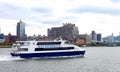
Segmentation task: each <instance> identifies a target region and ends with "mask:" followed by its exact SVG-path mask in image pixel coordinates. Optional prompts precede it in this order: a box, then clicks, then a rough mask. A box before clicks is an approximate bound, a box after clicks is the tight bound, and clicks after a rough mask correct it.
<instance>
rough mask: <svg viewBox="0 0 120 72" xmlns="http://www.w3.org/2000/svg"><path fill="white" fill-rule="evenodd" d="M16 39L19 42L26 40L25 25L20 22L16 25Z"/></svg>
mask: <svg viewBox="0 0 120 72" xmlns="http://www.w3.org/2000/svg"><path fill="white" fill-rule="evenodd" d="M17 39H18V40H20V41H22V40H23V41H24V40H26V34H25V23H24V22H22V21H21V20H20V21H19V22H18V23H17Z"/></svg>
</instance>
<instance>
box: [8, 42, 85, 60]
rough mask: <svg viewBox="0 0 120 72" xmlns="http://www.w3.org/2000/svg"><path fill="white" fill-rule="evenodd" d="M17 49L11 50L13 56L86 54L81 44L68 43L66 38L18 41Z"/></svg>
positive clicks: (15, 46) (15, 45) (14, 45)
mask: <svg viewBox="0 0 120 72" xmlns="http://www.w3.org/2000/svg"><path fill="white" fill-rule="evenodd" d="M13 48H16V50H13V51H11V53H10V54H11V55H12V56H13V57H16V56H17V57H20V58H33V57H48V58H49V57H69V56H82V57H83V56H84V54H85V49H83V48H80V47H79V46H76V45H72V44H68V42H67V41H65V40H53V41H16V44H13Z"/></svg>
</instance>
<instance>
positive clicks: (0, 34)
mask: <svg viewBox="0 0 120 72" xmlns="http://www.w3.org/2000/svg"><path fill="white" fill-rule="evenodd" d="M0 42H5V36H4V34H2V33H0Z"/></svg>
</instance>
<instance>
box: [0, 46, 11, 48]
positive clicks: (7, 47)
mask: <svg viewBox="0 0 120 72" xmlns="http://www.w3.org/2000/svg"><path fill="white" fill-rule="evenodd" d="M0 48H12V46H0Z"/></svg>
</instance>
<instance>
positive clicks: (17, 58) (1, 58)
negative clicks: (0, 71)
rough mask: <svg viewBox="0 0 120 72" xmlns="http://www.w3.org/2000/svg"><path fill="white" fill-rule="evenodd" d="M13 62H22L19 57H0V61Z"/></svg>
mask: <svg viewBox="0 0 120 72" xmlns="http://www.w3.org/2000/svg"><path fill="white" fill-rule="evenodd" d="M15 60H24V59H22V58H19V57H12V56H10V55H2V56H0V61H15Z"/></svg>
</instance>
